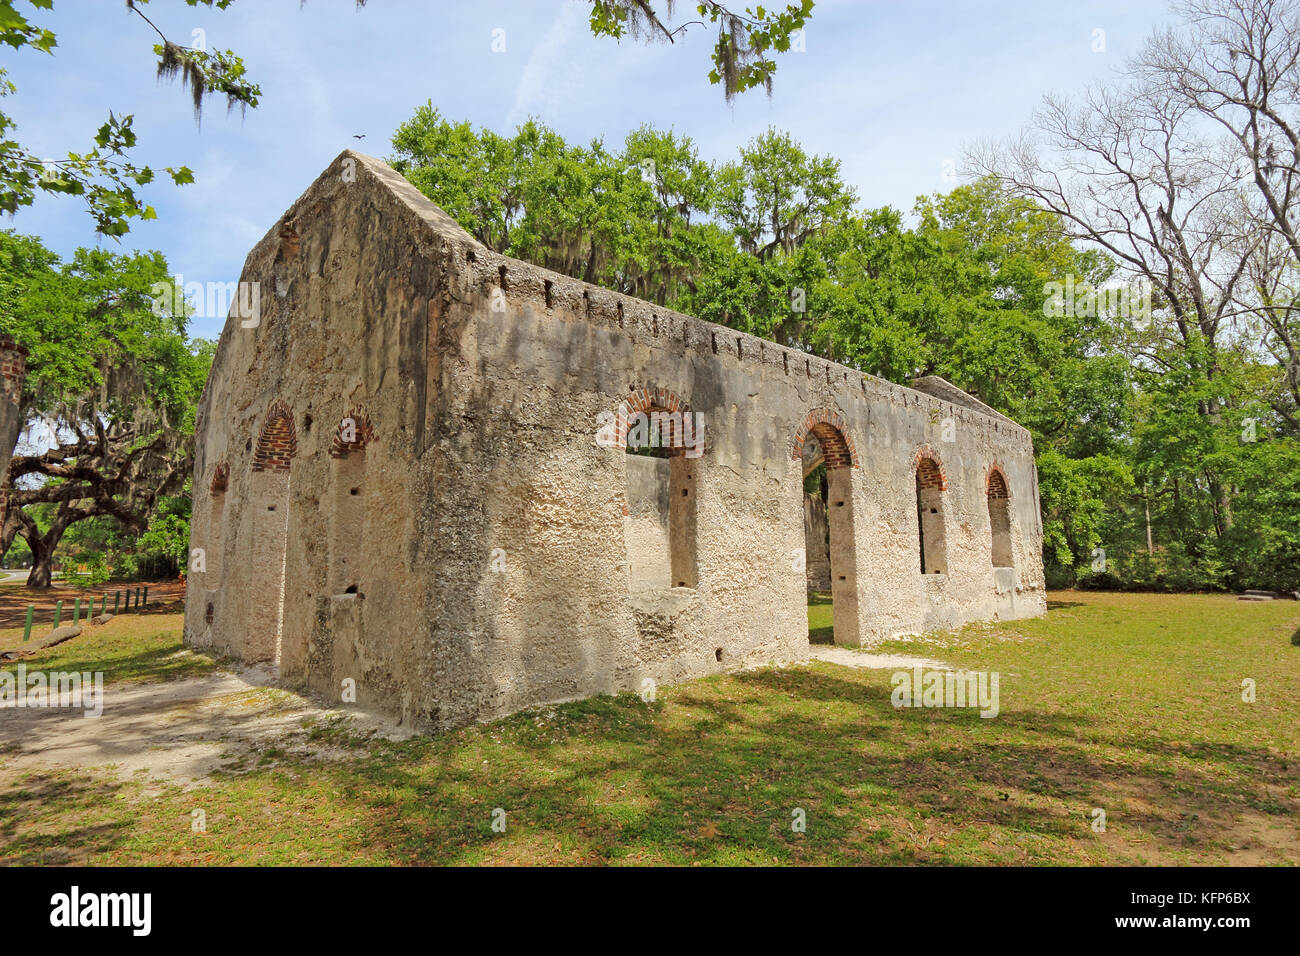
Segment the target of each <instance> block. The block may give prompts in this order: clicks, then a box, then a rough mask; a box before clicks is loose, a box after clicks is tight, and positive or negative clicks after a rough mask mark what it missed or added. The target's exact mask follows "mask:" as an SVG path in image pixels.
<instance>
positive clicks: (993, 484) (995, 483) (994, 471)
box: [984, 464, 1011, 499]
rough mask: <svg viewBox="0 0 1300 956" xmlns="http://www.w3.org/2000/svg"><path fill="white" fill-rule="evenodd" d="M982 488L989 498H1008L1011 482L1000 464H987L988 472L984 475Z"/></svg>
mask: <svg viewBox="0 0 1300 956" xmlns="http://www.w3.org/2000/svg"><path fill="white" fill-rule="evenodd" d="M984 489H985V492H986V493H987V494H988V496H989V497H990V498H995V499H1010V497H1011V484H1010V482H1008V481H1007V475H1006V472H1004V471H1003V470H1002V466H1001V465H997V464H994V465H989V470H988V474H987V475H985V476H984Z"/></svg>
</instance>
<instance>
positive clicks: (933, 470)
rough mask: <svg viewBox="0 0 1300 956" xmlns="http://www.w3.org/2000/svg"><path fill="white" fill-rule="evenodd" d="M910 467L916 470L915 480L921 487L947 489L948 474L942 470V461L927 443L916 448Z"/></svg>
mask: <svg viewBox="0 0 1300 956" xmlns="http://www.w3.org/2000/svg"><path fill="white" fill-rule="evenodd" d="M912 469H913V470H914V471H915V472H916V478H917V481H918V482H919V483H920V486H921V487H922V488H936V489H938V490H939V491H947V490H948V474H947V472H945V471H944V470H943V462H941V461H940V460H939V456H938V455H936V454H935V453H934V449H932V448H931V447H930V446H929V445H922V446H921V447H920V448H918V449H917V451H916V458H915V459H914V460H913V461H912Z"/></svg>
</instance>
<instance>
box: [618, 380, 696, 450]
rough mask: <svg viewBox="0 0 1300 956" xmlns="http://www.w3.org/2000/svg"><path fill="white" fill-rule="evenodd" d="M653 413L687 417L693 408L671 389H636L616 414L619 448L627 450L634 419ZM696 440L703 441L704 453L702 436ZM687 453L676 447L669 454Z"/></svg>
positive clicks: (654, 387) (655, 387)
mask: <svg viewBox="0 0 1300 956" xmlns="http://www.w3.org/2000/svg"><path fill="white" fill-rule="evenodd" d="M651 412H669V413H673V412H678V413H680V414H682V415H683V416H685V415H689V414H690V413H691V406H690V403H689V402H687V401H685V400H684V399H683V398H682V397H681V396H680V395H678V394H677V393H676V392H674V391H672V390H671V389H667V388H660V387H659V386H657V385H655V386H649V387H646V388H638V389H635V390H634V391H633V392H632V394H631V395H629V396H628V397H627V398H625V399H624V400H623V401H622V402H620V403H619V406H618V408H617V409H615V412H614V421H615V427H616V429H617V431H618V440H617V447H619V448H622V449H623V450H625V451H626V450H627V433H628V431H629V430H630V429H631V427H632V419H633V418H634V417H635V416H636V415H638V414H640V413H645V414H647V415H648V414H650V413H651ZM696 440H697V441H701V444H700V452H701V453H703V451H704V446H703V443H702V436H698V435H697V436H696ZM685 451H686V449H685V448H684V447H680V446H674V447H672V448H671V450H670V452H669V453H670V455H680V454H684V453H685Z"/></svg>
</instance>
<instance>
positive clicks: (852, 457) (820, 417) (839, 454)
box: [790, 408, 858, 468]
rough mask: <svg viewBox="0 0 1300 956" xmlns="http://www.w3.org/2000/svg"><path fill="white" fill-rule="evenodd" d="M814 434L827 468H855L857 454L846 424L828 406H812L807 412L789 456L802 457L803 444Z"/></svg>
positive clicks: (856, 465)
mask: <svg viewBox="0 0 1300 956" xmlns="http://www.w3.org/2000/svg"><path fill="white" fill-rule="evenodd" d="M810 434H811V435H815V436H816V438H817V441H818V442H820V443H821V446H822V459H823V460H824V461H825V462H826V467H827V468H849V467H852V468H857V467H858V454H857V449H856V448H855V447H854V444H853V438H852V436H850V435H849V429H848V426H847V425H845V424H844V419H843V418H841V417H840V414H839V413H838V412H835V411H832V410H831V409H829V408H814V409H813V410H812V411H811V412H809V413H808V416H807V417H806V418H805V419H804V420H803V424H802V425H801V426H800V427H799V432H798V434H796V435H795V438H794V451H793V454H792V455H791V456H790V457H791V458H802V457H803V446H804V443H805V442H807V441H808V436H809V435H810Z"/></svg>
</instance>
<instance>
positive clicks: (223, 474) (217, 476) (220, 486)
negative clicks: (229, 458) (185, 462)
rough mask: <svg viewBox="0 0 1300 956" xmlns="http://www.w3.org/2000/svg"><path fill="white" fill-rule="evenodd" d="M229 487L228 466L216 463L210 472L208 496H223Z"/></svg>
mask: <svg viewBox="0 0 1300 956" xmlns="http://www.w3.org/2000/svg"><path fill="white" fill-rule="evenodd" d="M229 487H230V466H229V465H227V464H226V463H225V462H224V461H222V462H218V463H217V467H216V468H214V469H213V470H212V484H211V485H209V486H208V492H209V494H214V495H219V494H224V493H225V491H226V489H227V488H229Z"/></svg>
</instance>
